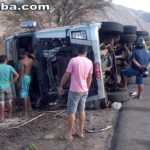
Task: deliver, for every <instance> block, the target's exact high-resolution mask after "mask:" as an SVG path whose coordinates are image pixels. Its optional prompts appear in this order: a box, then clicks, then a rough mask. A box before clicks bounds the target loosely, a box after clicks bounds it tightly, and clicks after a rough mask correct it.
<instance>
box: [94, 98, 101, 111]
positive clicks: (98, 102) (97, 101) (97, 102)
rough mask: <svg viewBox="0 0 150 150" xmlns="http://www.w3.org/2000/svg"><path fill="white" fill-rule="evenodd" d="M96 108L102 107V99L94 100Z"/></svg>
mask: <svg viewBox="0 0 150 150" xmlns="http://www.w3.org/2000/svg"><path fill="white" fill-rule="evenodd" d="M94 108H95V109H96V110H97V109H100V101H99V100H95V101H94Z"/></svg>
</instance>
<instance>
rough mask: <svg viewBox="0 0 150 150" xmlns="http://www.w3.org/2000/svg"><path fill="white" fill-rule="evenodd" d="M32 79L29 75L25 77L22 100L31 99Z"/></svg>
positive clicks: (21, 91)
mask: <svg viewBox="0 0 150 150" xmlns="http://www.w3.org/2000/svg"><path fill="white" fill-rule="evenodd" d="M30 82H31V77H30V76H28V75H25V76H23V78H22V81H21V90H20V98H22V99H25V98H28V97H29V87H30Z"/></svg>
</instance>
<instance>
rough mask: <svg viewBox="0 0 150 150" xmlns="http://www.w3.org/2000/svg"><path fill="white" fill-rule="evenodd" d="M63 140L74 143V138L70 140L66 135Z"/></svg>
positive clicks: (62, 137)
mask: <svg viewBox="0 0 150 150" xmlns="http://www.w3.org/2000/svg"><path fill="white" fill-rule="evenodd" d="M61 139H62V140H64V141H68V142H72V140H73V138H71V139H70V138H68V137H66V136H65V135H62V136H61Z"/></svg>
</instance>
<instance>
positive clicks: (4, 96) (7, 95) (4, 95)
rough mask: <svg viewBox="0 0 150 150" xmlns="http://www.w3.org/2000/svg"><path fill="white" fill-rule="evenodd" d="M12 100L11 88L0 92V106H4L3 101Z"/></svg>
mask: <svg viewBox="0 0 150 150" xmlns="http://www.w3.org/2000/svg"><path fill="white" fill-rule="evenodd" d="M12 98H13V96H12V91H11V87H9V88H7V89H5V90H0V104H4V103H5V101H7V102H11V101H12Z"/></svg>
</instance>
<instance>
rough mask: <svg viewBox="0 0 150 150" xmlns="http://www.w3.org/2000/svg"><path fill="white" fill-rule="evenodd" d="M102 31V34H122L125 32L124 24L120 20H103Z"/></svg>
mask: <svg viewBox="0 0 150 150" xmlns="http://www.w3.org/2000/svg"><path fill="white" fill-rule="evenodd" d="M100 32H101V33H102V34H107V33H108V34H119V35H120V34H121V33H123V25H122V24H120V23H118V22H102V27H101V30H100Z"/></svg>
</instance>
